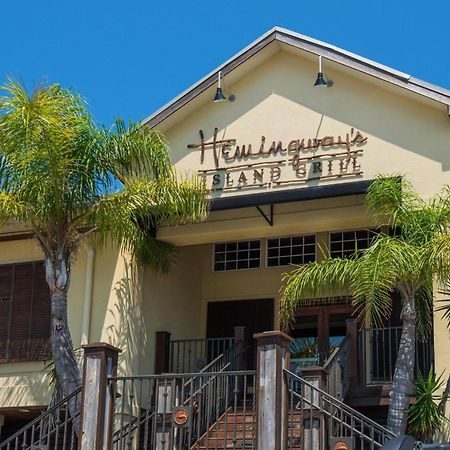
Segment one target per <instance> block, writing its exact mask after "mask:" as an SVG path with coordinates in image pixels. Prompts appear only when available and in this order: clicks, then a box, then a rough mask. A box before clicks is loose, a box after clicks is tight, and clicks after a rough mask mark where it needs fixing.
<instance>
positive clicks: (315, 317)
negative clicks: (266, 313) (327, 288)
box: [291, 305, 354, 368]
mask: <svg viewBox="0 0 450 450" xmlns="http://www.w3.org/2000/svg"><path fill="white" fill-rule="evenodd" d="M353 310H354V308H353V307H352V306H351V305H327V306H312V307H306V308H299V309H298V310H297V311H296V318H295V324H294V326H293V329H292V330H291V336H292V337H293V338H294V343H293V344H292V347H291V361H292V362H293V363H294V364H295V365H296V366H297V367H298V368H301V367H305V366H309V365H323V364H324V363H325V361H326V360H327V358H328V357H329V356H330V354H331V353H332V352H333V350H334V349H335V348H336V347H338V346H339V345H340V343H341V342H342V340H343V339H344V337H345V336H346V334H347V331H346V320H347V319H350V318H351V317H352V312H353Z"/></svg>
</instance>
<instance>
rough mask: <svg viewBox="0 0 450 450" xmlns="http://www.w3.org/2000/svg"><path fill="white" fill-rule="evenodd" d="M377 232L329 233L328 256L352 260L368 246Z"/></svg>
mask: <svg viewBox="0 0 450 450" xmlns="http://www.w3.org/2000/svg"><path fill="white" fill-rule="evenodd" d="M377 233H378V230H374V229H372V230H353V231H337V232H333V233H330V256H331V257H332V258H352V257H355V256H356V255H357V253H358V251H359V250H364V249H366V248H368V247H369V246H370V244H371V243H372V241H373V239H374V238H375V236H376V235H377Z"/></svg>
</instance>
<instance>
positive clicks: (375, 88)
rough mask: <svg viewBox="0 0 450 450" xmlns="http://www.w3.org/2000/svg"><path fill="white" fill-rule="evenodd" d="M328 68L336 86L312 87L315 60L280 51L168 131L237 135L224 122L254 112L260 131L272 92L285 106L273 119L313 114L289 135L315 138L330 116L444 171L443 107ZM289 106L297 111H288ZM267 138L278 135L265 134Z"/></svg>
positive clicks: (448, 163) (448, 162)
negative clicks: (217, 101)
mask: <svg viewBox="0 0 450 450" xmlns="http://www.w3.org/2000/svg"><path fill="white" fill-rule="evenodd" d="M327 71H328V72H327V74H328V75H329V76H330V78H332V79H333V80H334V82H335V84H334V86H333V87H332V88H331V89H325V90H321V89H317V88H314V87H313V81H314V79H315V77H316V75H317V66H316V64H315V63H313V62H311V61H308V60H304V59H302V58H298V57H296V56H294V55H291V54H289V53H287V52H285V51H280V52H278V53H277V54H276V55H275V56H273V57H272V58H270V60H268V61H266V62H264V63H262V64H261V65H260V66H258V67H257V68H255V69H253V70H252V71H251V72H249V73H248V74H246V75H245V76H244V77H243V78H241V79H240V80H239V81H237V82H236V83H235V85H233V86H232V90H233V92H234V93H236V95H237V101H236V102H233V103H230V104H228V103H226V104H223V105H222V104H221V107H220V108H218V107H217V105H214V106H211V104H207V105H204V106H202V107H201V108H200V109H199V110H198V111H196V112H195V113H194V114H191V116H190V117H187V118H185V119H184V120H183V121H182V123H181V124H180V125H176V126H175V127H174V128H173V130H171V133H170V135H171V136H176V135H177V130H180V129H185V130H189V132H190V133H193V135H194V136H195V137H196V138H197V136H198V128H202V129H203V130H204V132H205V133H206V137H207V139H209V138H210V137H212V132H213V130H214V127H218V129H219V130H225V133H224V134H219V138H220V139H225V138H232V137H235V136H231V135H229V134H227V131H226V130H227V127H229V126H230V125H232V124H234V123H235V122H237V121H240V120H241V119H242V117H245V116H248V118H250V119H253V117H254V120H252V121H251V123H252V124H255V125H254V126H252V128H253V127H254V128H255V129H258V130H259V127H260V125H261V123H260V122H261V120H260V111H261V107H262V109H263V110H264V103H265V102H266V101H268V100H270V98H271V97H272V96H279V97H282V98H284V99H285V100H286V101H287V102H286V103H285V105H284V106H285V108H283V107H282V106H283V105H280V109H279V110H277V111H276V112H275V111H274V118H276V119H277V120H280V123H284V124H291V123H292V124H294V122H295V120H297V119H294V118H295V117H298V114H301V113H302V108H306V109H309V110H311V111H313V112H315V113H316V115H317V117H316V120H317V128H316V129H315V130H309V129H305V127H304V125H303V124H302V123H296V124H295V126H293V129H292V139H294V138H298V137H313V136H312V135H309V134H310V133H311V131H313V134H316V132H317V133H318V135H319V136H320V135H322V134H323V133H324V132H325V133H326V131H322V130H321V128H323V129H324V130H326V126H327V125H328V119H329V118H331V119H334V120H336V121H339V122H341V123H343V124H348V126H349V127H355V128H356V129H359V130H361V131H363V132H364V133H365V134H370V135H372V136H376V137H377V138H379V139H381V140H383V141H386V142H389V143H391V144H393V145H396V146H399V147H401V148H403V149H407V150H408V151H410V152H414V153H416V154H417V155H419V156H422V157H425V158H427V159H432V160H434V161H436V162H438V163H440V164H441V166H442V168H443V170H449V169H450V159H449V158H448V157H447V154H446V152H445V151H444V150H445V149H447V148H448V139H449V138H450V128H449V127H448V117H447V115H446V113H445V110H444V107H443V106H442V108H441V109H440V110H437V109H436V110H434V109H432V108H429V107H427V106H426V102H425V101H424V100H423V98H422V97H420V96H418V97H417V99H418V101H417V102H416V101H414V100H412V99H411V98H408V97H407V96H402V95H401V92H402V91H401V90H400V89H397V90H393V89H392V87H391V86H390V85H388V84H386V83H383V82H374V83H373V84H369V83H367V82H366V81H364V77H362V79H361V78H359V77H356V76H352V75H350V76H348V74H346V73H343V72H341V71H336V70H332V69H331V68H329V69H327ZM421 102H423V103H421ZM270 105H272V104H271V103H270ZM295 107H299V109H295ZM211 108H213V109H211ZM293 111H295V115H293V114H292V112H293ZM303 112H305V111H303ZM252 115H253V116H252ZM323 120H324V123H322V122H323ZM344 130H345V129H344ZM345 131H347V130H345ZM264 133H265V132H264ZM264 133H263V134H264ZM266 137H267V140H271V139H276V138H277V137H276V136H269V135H266ZM186 139H189V138H188V137H186ZM191 139H192V138H191ZM187 143H188V142H187V141H186V142H185V139H183V141H182V142H180V146H181V147H182V148H181V150H180V151H179V152H176V153H175V154H174V155H173V156H174V161H175V162H178V161H179V160H181V159H182V158H184V157H185V155H186V145H187ZM244 143H245V144H250V143H251V142H244ZM256 144H257V142H253V145H256Z"/></svg>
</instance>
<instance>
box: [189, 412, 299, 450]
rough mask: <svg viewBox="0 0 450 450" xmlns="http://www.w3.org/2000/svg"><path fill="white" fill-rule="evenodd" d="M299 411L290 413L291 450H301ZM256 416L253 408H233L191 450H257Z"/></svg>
mask: <svg viewBox="0 0 450 450" xmlns="http://www.w3.org/2000/svg"><path fill="white" fill-rule="evenodd" d="M300 424H301V417H300V412H299V411H290V412H289V449H290V450H300V438H301V432H300ZM255 431H256V430H255V415H254V411H253V410H252V407H251V406H250V405H249V406H246V408H245V409H244V408H243V407H242V406H241V407H238V408H237V409H236V410H234V411H233V410H232V409H231V408H230V409H229V410H228V411H227V412H226V413H225V414H223V415H222V417H221V418H220V419H219V420H218V421H217V422H216V423H215V424H214V425H213V426H212V427H211V428H210V429H209V430H208V431H207V432H206V433H205V434H204V435H203V436H202V437H201V438H200V439H199V440H198V442H197V443H195V444H194V445H193V446H192V447H191V450H212V449H214V450H226V449H233V450H236V449H255V448H256V447H255Z"/></svg>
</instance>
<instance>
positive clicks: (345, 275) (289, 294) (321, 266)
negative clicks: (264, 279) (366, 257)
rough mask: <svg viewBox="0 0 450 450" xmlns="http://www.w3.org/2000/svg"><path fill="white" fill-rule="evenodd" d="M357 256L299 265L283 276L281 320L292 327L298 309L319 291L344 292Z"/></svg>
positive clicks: (338, 293)
mask: <svg viewBox="0 0 450 450" xmlns="http://www.w3.org/2000/svg"><path fill="white" fill-rule="evenodd" d="M358 264H359V262H358V260H352V259H341V258H336V259H327V260H325V261H322V262H313V263H309V264H305V265H303V266H297V267H296V269H294V270H293V271H292V272H291V273H286V274H284V276H283V281H284V282H285V286H284V288H283V290H282V291H283V292H282V301H281V305H280V321H281V324H282V325H283V327H284V328H286V329H287V328H289V326H290V325H291V324H292V322H293V320H294V315H295V310H296V309H297V308H298V307H300V306H304V305H310V304H311V302H313V301H314V298H315V297H318V296H320V295H330V296H332V295H334V294H337V295H341V294H342V291H343V290H345V289H346V288H348V287H349V286H350V283H351V280H352V278H353V273H354V271H355V270H357V265H358Z"/></svg>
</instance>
